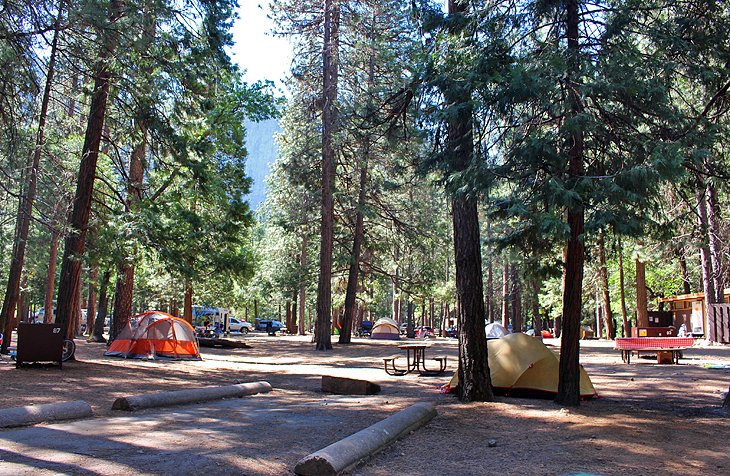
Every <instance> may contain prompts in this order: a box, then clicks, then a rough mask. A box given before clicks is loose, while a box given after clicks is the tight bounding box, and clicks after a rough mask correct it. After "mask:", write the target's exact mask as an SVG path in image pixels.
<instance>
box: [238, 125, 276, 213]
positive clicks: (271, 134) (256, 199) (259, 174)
mask: <svg viewBox="0 0 730 476" xmlns="http://www.w3.org/2000/svg"><path fill="white" fill-rule="evenodd" d="M245 125H246V149H247V150H248V158H247V159H246V174H247V175H248V176H249V177H251V178H252V179H253V185H252V186H251V193H249V194H248V196H247V198H248V202H249V204H250V205H251V209H252V210H255V209H257V208H258V207H259V206H260V205H261V203H262V202H263V201H264V200H265V199H266V177H268V175H269V167H270V166H271V164H273V163H274V160H276V153H277V146H276V139H275V136H276V134H278V133H279V132H280V131H281V128H280V127H279V121H278V120H276V119H269V120H268V121H263V122H250V121H246V124H245Z"/></svg>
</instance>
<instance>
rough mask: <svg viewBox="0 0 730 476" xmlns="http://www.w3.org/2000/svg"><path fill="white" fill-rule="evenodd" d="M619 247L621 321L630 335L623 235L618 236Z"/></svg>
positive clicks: (626, 333)
mask: <svg viewBox="0 0 730 476" xmlns="http://www.w3.org/2000/svg"><path fill="white" fill-rule="evenodd" d="M616 244H617V247H618V250H617V251H618V282H619V295H620V296H621V322H623V326H624V327H623V328H624V337H629V316H628V312H627V311H626V285H625V283H624V249H623V246H621V236H617V237H616Z"/></svg>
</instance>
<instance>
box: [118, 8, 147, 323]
mask: <svg viewBox="0 0 730 476" xmlns="http://www.w3.org/2000/svg"><path fill="white" fill-rule="evenodd" d="M146 8H147V6H146V5H145V9H146ZM144 22H145V25H144V28H143V32H142V38H141V42H140V43H139V51H140V52H141V53H142V54H146V53H147V52H148V50H149V48H150V46H151V45H152V43H153V42H154V38H155V33H156V24H155V15H153V14H152V13H150V11H149V10H148V9H146V10H145V11H144ZM147 74H149V68H148V67H145V68H142V69H141V70H140V73H139V75H140V77H144V76H145V75H147ZM147 112H148V111H146V110H143V109H142V108H140V109H139V110H138V111H137V116H138V117H140V118H141V119H139V120H138V121H137V128H138V129H139V131H138V132H139V142H138V143H137V145H136V146H135V147H134V149H133V150H132V153H131V155H130V157H129V168H128V170H127V183H126V193H127V195H126V198H125V203H124V208H125V212H126V213H127V214H129V215H132V214H134V212H135V211H136V209H137V207H138V206H139V203H140V202H141V200H142V189H143V186H144V169H145V158H146V155H147V141H148V125H147V120H146V119H144V118H145V117H146V116H147ZM127 229H128V230H129V229H133V227H132V228H129V227H128V228H127ZM126 239H127V241H129V242H130V243H131V245H130V246H129V247H126V246H125V247H123V248H122V249H123V252H122V253H120V256H119V261H118V263H117V285H116V293H115V295H114V333H113V334H112V335H113V336H114V337H116V336H117V335H118V334H117V332H119V331H120V330H121V329H124V328H125V327H126V326H127V323H128V322H129V320H130V319H131V318H132V299H133V296H134V270H135V264H134V263H135V261H136V254H137V246H136V245H135V244H134V243H135V241H134V240H135V237H134V236H133V235H132V234H131V232H130V234H128V235H127V236H126Z"/></svg>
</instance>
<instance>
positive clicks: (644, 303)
mask: <svg viewBox="0 0 730 476" xmlns="http://www.w3.org/2000/svg"><path fill="white" fill-rule="evenodd" d="M648 307H649V302H648V298H647V295H646V263H644V262H643V261H641V259H639V258H636V326H637V327H649V309H648Z"/></svg>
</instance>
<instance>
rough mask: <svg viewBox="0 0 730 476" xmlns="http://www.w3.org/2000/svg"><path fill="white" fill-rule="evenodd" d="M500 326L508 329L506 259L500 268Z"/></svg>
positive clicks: (507, 268)
mask: <svg viewBox="0 0 730 476" xmlns="http://www.w3.org/2000/svg"><path fill="white" fill-rule="evenodd" d="M502 326H504V328H505V329H507V327H509V263H508V262H507V259H506V258H505V260H504V266H502Z"/></svg>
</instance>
